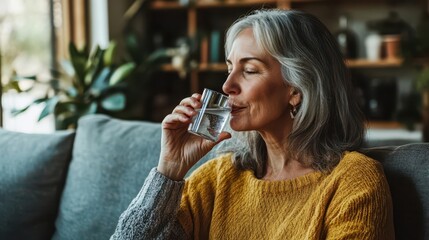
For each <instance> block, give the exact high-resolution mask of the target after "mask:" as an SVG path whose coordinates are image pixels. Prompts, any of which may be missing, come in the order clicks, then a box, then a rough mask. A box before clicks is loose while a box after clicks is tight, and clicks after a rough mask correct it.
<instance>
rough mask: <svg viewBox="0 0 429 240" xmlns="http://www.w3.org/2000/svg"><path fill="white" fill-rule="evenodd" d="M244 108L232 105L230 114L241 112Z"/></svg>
mask: <svg viewBox="0 0 429 240" xmlns="http://www.w3.org/2000/svg"><path fill="white" fill-rule="evenodd" d="M245 108H246V107H241V106H237V105H232V107H231V114H236V113H238V112H240V111H242V110H243V109H245Z"/></svg>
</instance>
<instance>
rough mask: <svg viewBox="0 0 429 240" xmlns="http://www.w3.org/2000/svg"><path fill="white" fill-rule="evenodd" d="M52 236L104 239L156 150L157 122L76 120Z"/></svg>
mask: <svg viewBox="0 0 429 240" xmlns="http://www.w3.org/2000/svg"><path fill="white" fill-rule="evenodd" d="M78 125H79V127H78V129H77V131H76V139H75V144H74V149H73V157H72V161H71V163H70V168H69V173H68V176H67V180H66V186H65V189H64V193H63V197H62V200H61V205H60V213H59V216H58V219H57V222H56V227H57V231H56V233H55V235H54V239H109V237H110V235H111V234H112V233H113V232H114V230H115V227H116V224H117V222H118V218H119V215H120V214H121V213H122V212H123V211H124V210H125V209H126V208H127V206H128V205H129V204H130V202H131V200H132V199H133V198H134V197H135V196H136V195H137V193H138V192H139V190H140V188H141V187H142V185H143V182H144V180H145V178H146V176H147V175H148V173H149V171H150V169H151V168H153V167H155V166H156V165H157V161H158V158H159V151H160V139H161V131H160V124H158V123H149V122H139V121H125V120H117V119H112V118H110V117H107V116H103V115H91V116H87V117H84V118H82V119H81V120H80V121H79V124H78Z"/></svg>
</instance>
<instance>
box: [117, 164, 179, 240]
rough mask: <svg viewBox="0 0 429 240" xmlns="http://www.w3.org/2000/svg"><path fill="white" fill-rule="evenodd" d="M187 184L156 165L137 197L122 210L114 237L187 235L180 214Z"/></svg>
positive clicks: (149, 237)
mask: <svg viewBox="0 0 429 240" xmlns="http://www.w3.org/2000/svg"><path fill="white" fill-rule="evenodd" d="M184 184H185V183H184V181H179V182H177V181H172V180H170V179H168V178H166V177H165V176H163V175H162V174H161V173H159V172H157V171H156V169H155V168H154V169H152V170H151V172H150V173H149V175H148V177H147V178H146V181H145V183H144V184H143V187H142V189H141V190H140V192H139V194H138V195H137V197H136V198H134V200H133V201H132V202H131V204H130V205H129V206H128V208H127V210H125V212H123V213H122V214H121V216H120V218H119V222H118V225H117V227H116V230H115V233H114V234H113V235H112V237H111V240H113V239H121V240H122V239H165V238H168V237H169V236H177V237H179V236H180V235H183V233H181V232H180V231H181V228H180V226H178V225H177V224H178V223H177V221H176V215H177V211H178V209H179V206H180V199H181V196H182V191H183V187H184ZM178 231H179V232H178ZM182 232H183V231H182Z"/></svg>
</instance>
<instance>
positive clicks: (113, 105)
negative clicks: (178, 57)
mask: <svg viewBox="0 0 429 240" xmlns="http://www.w3.org/2000/svg"><path fill="white" fill-rule="evenodd" d="M116 46H117V45H116V43H115V42H111V43H110V44H109V46H108V47H107V48H106V49H101V48H100V47H98V46H97V47H95V48H94V49H93V50H92V51H91V52H90V51H88V49H87V48H83V49H77V47H76V46H75V45H74V44H73V43H71V44H70V45H69V55H70V60H69V61H65V62H64V63H63V64H62V71H59V72H56V73H54V74H53V77H52V79H51V80H50V81H43V80H42V79H39V78H38V77H37V76H26V77H22V76H14V77H13V78H12V80H11V81H10V83H9V86H8V88H13V89H15V90H17V91H18V92H22V91H29V90H31V88H29V89H25V90H24V89H22V87H21V85H22V84H20V83H21V82H22V81H27V82H28V81H32V82H33V83H34V84H33V86H35V85H36V84H46V83H48V84H49V85H50V86H51V87H50V88H49V90H48V91H47V93H46V94H45V96H44V97H42V98H39V99H36V100H34V101H33V102H32V103H31V104H29V105H28V106H26V107H24V108H22V109H19V110H15V111H14V114H20V113H22V112H24V111H26V110H27V109H28V108H29V107H31V106H32V105H34V104H45V106H44V108H43V110H42V111H41V113H40V115H39V118H38V120H39V121H40V120H42V119H43V118H45V117H46V116H48V115H50V114H54V115H55V121H56V128H57V129H67V128H74V127H76V126H77V122H78V120H79V118H80V117H82V116H84V115H87V114H93V113H97V112H103V113H117V112H121V111H123V110H124V109H125V108H126V106H127V92H128V86H129V85H130V83H131V81H132V80H134V79H136V78H142V77H143V78H145V77H147V75H148V72H151V71H153V70H154V69H155V66H156V63H157V62H158V60H159V59H161V58H162V57H163V56H164V53H163V52H155V53H153V54H151V55H150V56H149V57H148V58H147V59H146V60H144V61H143V60H142V61H139V62H135V61H133V60H129V61H125V62H123V63H120V64H117V63H116V62H115V53H116ZM137 75H139V77H136V76H137ZM139 80H141V79H139ZM145 80H147V79H145Z"/></svg>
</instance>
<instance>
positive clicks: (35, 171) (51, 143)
mask: <svg viewBox="0 0 429 240" xmlns="http://www.w3.org/2000/svg"><path fill="white" fill-rule="evenodd" d="M73 138H74V133H73V132H65V131H64V132H57V133H54V134H27V133H18V132H11V131H6V130H2V129H0V152H1V157H0V173H1V174H0V239H50V238H51V237H52V234H53V232H54V229H55V225H54V223H55V218H56V215H57V211H58V205H59V200H60V195H61V192H62V188H63V186H64V181H65V176H66V172H67V168H68V164H69V161H70V158H71V149H72V145H73Z"/></svg>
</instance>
